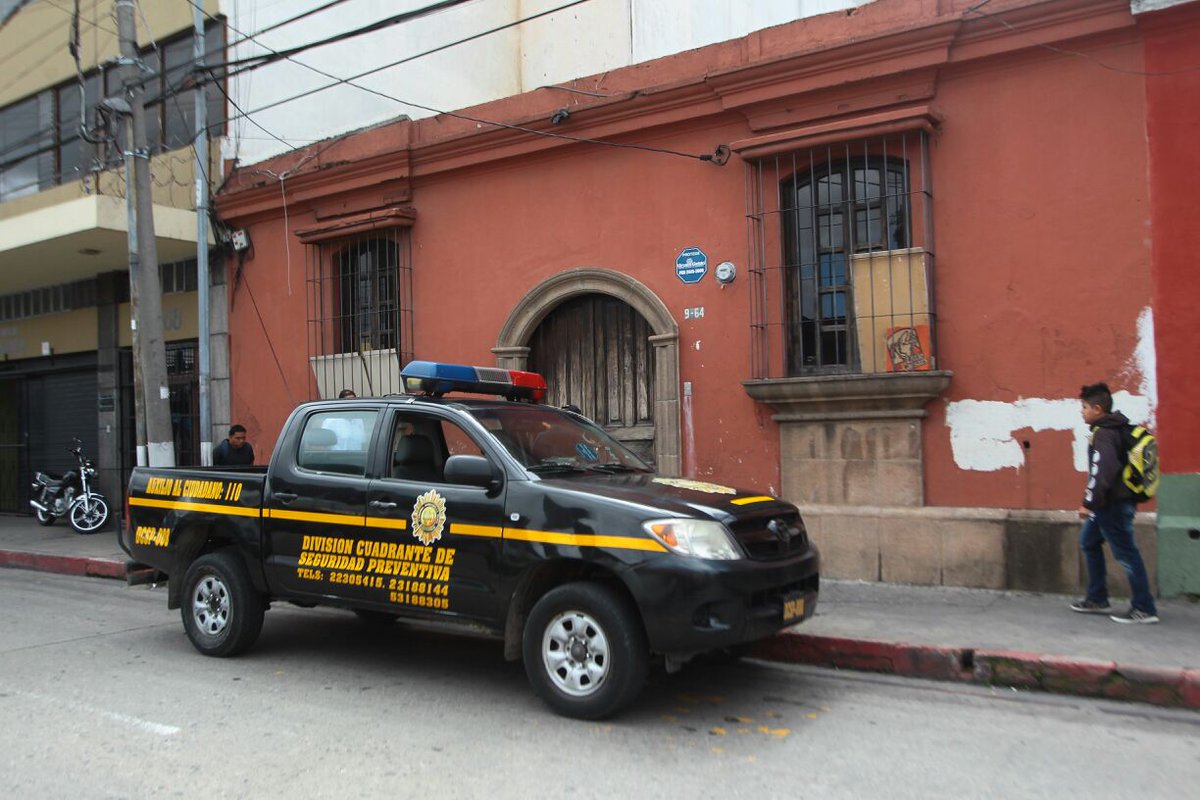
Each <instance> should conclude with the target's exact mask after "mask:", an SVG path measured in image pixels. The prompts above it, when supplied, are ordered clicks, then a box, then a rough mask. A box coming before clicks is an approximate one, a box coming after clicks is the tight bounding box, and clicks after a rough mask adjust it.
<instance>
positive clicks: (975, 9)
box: [963, 0, 1200, 78]
mask: <svg viewBox="0 0 1200 800" xmlns="http://www.w3.org/2000/svg"><path fill="white" fill-rule="evenodd" d="M990 2H992V0H983V1H982V2H980V3H976V4H975V5H973V6H971V7H970V8H968V9H966V10H965V11H963V18H964V19H965V18H966V17H967V15H968V14H973V15H975V16H977V17H981V18H983V19H987V20H991V21H993V22H995V23H996V24H997V25H1000V26H1002V27H1004V28H1006V29H1007V30H1008V31H1010V32H1011V33H1015V34H1017V36H1019V37H1021V38H1022V39H1024V40H1025V41H1027V42H1029V43H1030V44H1032V45H1034V46H1035V47H1040V48H1041V49H1043V50H1048V51H1050V52H1051V53H1057V54H1058V55H1063V56H1074V57H1076V58H1082V59H1084V60H1086V61H1091V62H1092V63H1093V64H1095V65H1096V66H1098V67H1100V68H1101V69H1106V70H1109V71H1110V72H1116V73H1119V74H1121V75H1137V76H1140V77H1144V78H1162V77H1168V76H1171V75H1183V74H1186V73H1189V72H1200V64H1197V65H1196V66H1191V67H1181V68H1180V69H1169V70H1161V71H1149V70H1140V69H1125V68H1124V67H1116V66H1113V65H1112V64H1106V63H1105V62H1103V61H1101V60H1100V59H1098V58H1096V57H1095V56H1094V55H1092V54H1091V53H1083V52H1080V51H1078V50H1069V49H1067V48H1065V47H1055V46H1054V45H1052V44H1046V43H1044V42H1039V41H1037V40H1036V39H1034V38H1033V37H1032V36H1030V35H1029V34H1028V33H1026V32H1025V31H1022V30H1021V29H1020V28H1018V27H1017V26H1015V25H1013V24H1012V23H1010V22H1008V21H1007V20H1005V19H1003V18H1001V16H1000V14H999V13H994V14H993V13H989V12H987V11H980V10H979V9H980V8H982V7H983V6H985V5H987V4H988V3H990Z"/></svg>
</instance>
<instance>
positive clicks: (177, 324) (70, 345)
mask: <svg viewBox="0 0 1200 800" xmlns="http://www.w3.org/2000/svg"><path fill="white" fill-rule="evenodd" d="M162 310H163V336H164V338H165V339H166V341H168V342H177V341H182V340H184V339H195V338H196V336H197V335H198V329H199V326H198V324H197V322H196V293H195V292H182V293H179V294H168V295H164V296H163V299H162ZM119 313H120V322H119V329H118V330H119V332H120V336H119V338H120V343H121V346H122V347H129V346H130V344H131V341H130V331H129V304H128V303H122V304H121V307H120V312H119ZM97 319H98V317H97V310H96V309H95V308H81V309H78V310H76V311H64V312H63V313H61V314H46V315H44V316H40V317H31V318H29V319H19V320H12V321H10V322H0V361H16V360H17V359H21V358H41V357H42V356H43V355H45V353H43V352H42V343H43V342H46V343H48V344H49V345H50V348H51V350H52V352H53V354H54V355H65V354H67V353H87V352H90V351H92V350H95V349H96V343H97Z"/></svg>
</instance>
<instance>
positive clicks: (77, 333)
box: [0, 308, 96, 361]
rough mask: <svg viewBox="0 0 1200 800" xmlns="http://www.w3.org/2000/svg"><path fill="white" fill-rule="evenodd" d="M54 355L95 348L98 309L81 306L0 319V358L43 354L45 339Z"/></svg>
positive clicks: (37, 356) (13, 359)
mask: <svg viewBox="0 0 1200 800" xmlns="http://www.w3.org/2000/svg"><path fill="white" fill-rule="evenodd" d="M43 342H46V343H48V344H49V345H50V347H51V352H52V353H53V354H54V355H65V354H66V353H86V352H88V351H90V350H95V349H96V309H95V308H81V309H79V310H77V311H66V312H63V313H61V314H46V315H45V316H41V317H32V318H30V319H21V320H13V321H11V322H0V359H2V360H6V361H7V360H12V361H15V360H17V359H19V358H41V357H42V356H43V355H47V354H46V353H43V352H42V343H43Z"/></svg>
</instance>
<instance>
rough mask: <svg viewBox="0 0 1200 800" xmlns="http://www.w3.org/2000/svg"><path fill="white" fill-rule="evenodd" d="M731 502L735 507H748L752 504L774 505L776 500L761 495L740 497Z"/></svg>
mask: <svg viewBox="0 0 1200 800" xmlns="http://www.w3.org/2000/svg"><path fill="white" fill-rule="evenodd" d="M729 502H730V503H731V504H733V505H735V506H748V505H750V504H751V503H773V502H775V498H774V497H768V496H767V495H765V494H759V495H755V496H754V497H739V498H738V499H737V500H730V501H729Z"/></svg>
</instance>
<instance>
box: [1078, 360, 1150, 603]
mask: <svg viewBox="0 0 1200 800" xmlns="http://www.w3.org/2000/svg"><path fill="white" fill-rule="evenodd" d="M1079 399H1080V400H1081V401H1082V403H1083V409H1082V411H1083V421H1084V422H1086V423H1087V424H1088V425H1089V426H1091V429H1092V435H1091V439H1090V441H1089V443H1088V482H1087V488H1086V489H1085V490H1084V492H1083V505H1082V506H1080V508H1079V516H1080V517H1082V518H1083V519H1084V523H1083V529H1082V530H1081V531H1080V532H1079V546H1080V548H1081V549H1082V550H1083V555H1084V559H1085V560H1086V562H1087V571H1088V587H1087V596H1086V597H1084V598H1083V599H1082V600H1080V601H1078V602H1076V603H1072V604H1071V610H1072V611H1078V612H1079V613H1081V614H1108V613H1109V612H1110V611H1111V607H1110V606H1109V604H1108V584H1107V582H1106V579H1105V566H1104V549H1103V546H1104V543H1105V542H1108V546H1109V547H1110V548H1112V554H1113V558H1115V559H1116V560H1117V563H1118V564H1120V565H1121V567H1122V568H1123V569H1124V570H1125V577H1126V578H1128V580H1129V593H1130V595H1131V607H1130V609H1129V610H1128V611H1126V612H1125V613H1123V614H1112V615H1111V616H1110V617H1109V618H1110V619H1112V621H1113V622H1125V623H1140V624H1143V625H1146V624H1153V623H1156V622H1158V610H1157V608H1156V607H1155V605H1154V596H1153V595H1151V594H1150V579H1149V577H1148V576H1147V575H1146V565H1145V563H1143V561H1142V554H1141V552H1139V551H1138V547H1137V541H1136V540H1135V539H1134V535H1133V513H1134V503H1133V492H1131V491H1130V490H1129V487H1127V486H1126V485H1125V482H1124V481H1122V480H1121V470H1122V469H1123V467H1124V466H1125V458H1126V452H1125V451H1126V448H1125V435H1124V434H1125V428H1126V426H1127V425H1129V419H1128V418H1127V417H1126V416H1125V415H1124V414H1122V413H1121V412H1120V411H1113V410H1112V393H1111V392H1110V391H1109V390H1108V385H1107V384H1104V383H1094V384H1091V385H1089V386H1084V387H1083V388H1082V389H1081V390H1080V392H1079Z"/></svg>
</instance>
